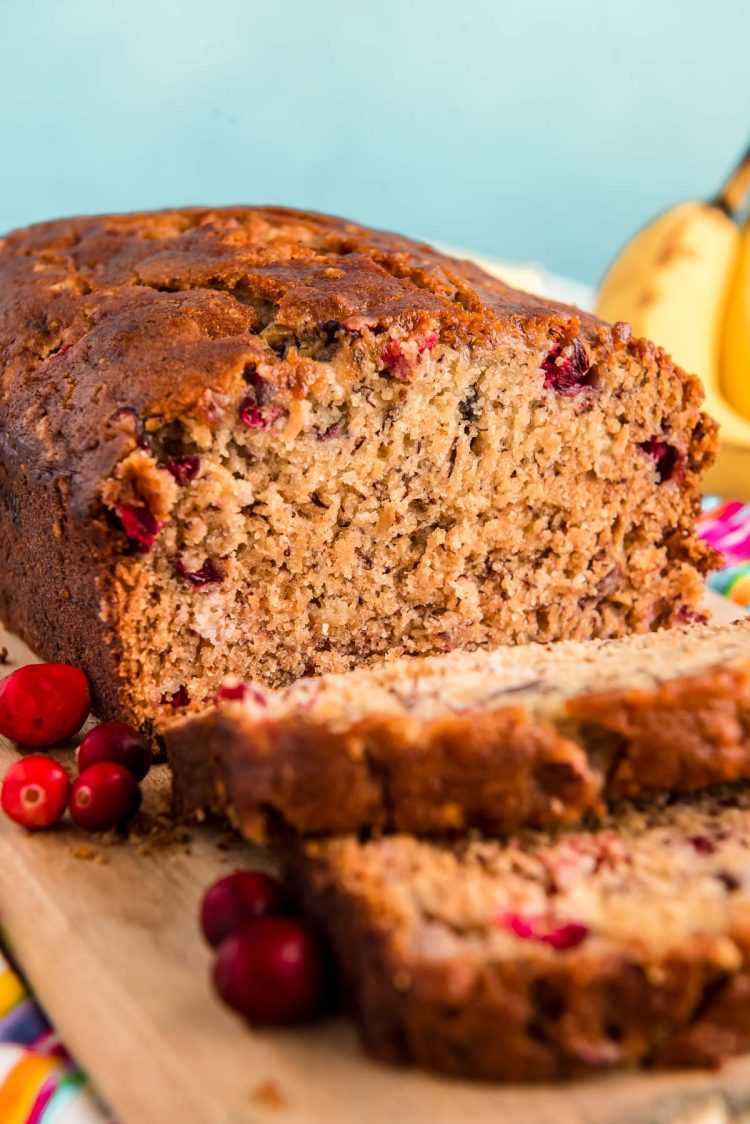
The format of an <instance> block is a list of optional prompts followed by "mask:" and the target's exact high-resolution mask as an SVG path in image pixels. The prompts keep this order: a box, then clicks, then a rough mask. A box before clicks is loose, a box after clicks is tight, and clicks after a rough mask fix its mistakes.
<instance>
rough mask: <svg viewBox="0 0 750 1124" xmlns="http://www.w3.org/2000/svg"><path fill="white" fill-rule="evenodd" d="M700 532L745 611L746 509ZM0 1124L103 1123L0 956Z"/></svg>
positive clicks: (731, 508)
mask: <svg viewBox="0 0 750 1124" xmlns="http://www.w3.org/2000/svg"><path fill="white" fill-rule="evenodd" d="M700 531H701V534H702V536H703V538H704V539H706V541H707V542H709V543H710V544H711V546H713V547H714V549H715V550H718V551H719V552H720V553H721V554H723V555H724V559H725V561H726V564H727V565H726V568H725V569H724V570H721V571H720V572H719V573H718V574H714V575H713V576H712V577H711V578H710V580H709V584H710V585H711V587H712V588H713V589H715V590H716V591H717V592H718V593H721V594H723V595H724V596H726V597H730V598H731V599H732V600H733V601H735V602H736V603H737V604H738V605H742V606H743V607H744V608H745V609H747V610H748V612H750V504H742V503H739V502H737V501H726V500H720V499H718V498H717V497H715V496H709V497H707V498H706V499H705V500H704V501H703V514H702V515H701V519H700ZM0 1124H105V1116H104V1114H103V1112H102V1110H101V1108H100V1107H99V1106H98V1104H97V1102H96V1101H95V1099H94V1097H93V1096H92V1094H91V1092H90V1090H89V1087H88V1084H87V1082H86V1079H85V1077H84V1076H83V1075H82V1073H81V1072H80V1070H79V1069H78V1068H77V1067H76V1065H75V1063H74V1062H73V1060H72V1059H71V1057H70V1055H69V1054H68V1053H67V1051H66V1050H65V1048H64V1046H63V1045H62V1044H61V1043H60V1041H59V1040H58V1038H57V1036H56V1035H55V1032H54V1031H53V1030H52V1028H51V1027H50V1025H49V1023H48V1022H47V1020H46V1019H45V1017H44V1015H43V1014H42V1012H41V1011H40V1009H39V1007H38V1006H37V1005H36V1003H35V1002H34V1001H33V1000H32V999H31V998H30V996H29V993H28V991H27V990H26V988H25V987H24V985H23V983H22V982H21V980H20V979H19V977H18V976H17V975H16V973H15V972H14V971H13V970H12V968H11V967H10V965H9V964H8V963H7V961H6V960H4V959H3V957H2V956H0Z"/></svg>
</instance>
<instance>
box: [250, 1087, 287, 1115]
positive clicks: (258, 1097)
mask: <svg viewBox="0 0 750 1124" xmlns="http://www.w3.org/2000/svg"><path fill="white" fill-rule="evenodd" d="M252 1099H253V1100H254V1101H255V1102H256V1104H261V1105H263V1106H264V1107H265V1108H273V1109H281V1108H286V1106H287V1099H286V1097H285V1096H284V1094H283V1093H282V1091H281V1089H280V1088H279V1086H278V1085H277V1084H276V1082H275V1081H263V1082H261V1084H260V1085H258V1086H257V1087H256V1088H255V1089H253V1092H252Z"/></svg>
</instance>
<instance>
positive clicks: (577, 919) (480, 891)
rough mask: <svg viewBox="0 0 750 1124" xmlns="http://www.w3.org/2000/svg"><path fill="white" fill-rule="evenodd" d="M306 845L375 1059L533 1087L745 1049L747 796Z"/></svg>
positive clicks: (311, 891)
mask: <svg viewBox="0 0 750 1124" xmlns="http://www.w3.org/2000/svg"><path fill="white" fill-rule="evenodd" d="M300 849H301V856H299V855H298V856H297V858H296V861H295V863H294V864H293V871H292V878H293V880H294V881H295V882H296V883H297V886H298V888H299V890H300V892H301V894H302V897H303V900H304V903H305V908H306V910H307V911H308V913H309V914H310V915H311V916H312V917H313V918H314V919H315V920H316V921H317V923H318V924H319V925H321V926H322V928H323V929H324V930H325V931H326V932H327V933H328V935H329V937H330V939H331V940H332V942H333V947H334V950H335V952H336V954H337V956H338V959H339V961H340V963H341V969H342V977H343V982H344V986H345V989H346V993H347V995H348V996H349V997H350V999H351V1000H352V1002H353V1004H354V1006H355V1008H356V1011H357V1013H358V1015H359V1019H360V1021H361V1027H362V1034H363V1038H364V1042H365V1045H366V1047H367V1049H368V1050H369V1051H370V1052H371V1053H373V1054H374V1055H376V1056H377V1057H379V1058H382V1059H385V1060H388V1061H391V1062H414V1063H416V1064H418V1065H420V1066H423V1067H425V1068H427V1069H434V1070H439V1071H441V1072H443V1073H447V1074H453V1075H460V1076H463V1077H475V1078H484V1079H494V1080H497V1079H499V1080H511V1081H516V1080H521V1081H531V1080H548V1079H553V1078H564V1077H571V1076H575V1075H581V1074H585V1073H588V1072H593V1071H602V1070H609V1069H611V1068H613V1067H618V1066H629V1065H634V1064H636V1063H639V1064H644V1065H658V1066H683V1065H700V1066H704V1065H714V1064H717V1063H718V1062H720V1061H722V1060H723V1059H724V1058H727V1057H728V1056H730V1055H732V1054H736V1053H738V1052H740V1051H742V1050H745V1049H747V1048H748V1047H750V799H749V798H748V794H747V792H742V793H738V794H731V793H729V794H727V793H714V794H711V795H705V794H704V795H703V796H700V797H693V798H691V799H689V800H687V799H686V801H685V802H684V803H672V804H669V805H667V806H663V807H661V808H651V809H650V810H645V811H644V810H635V809H633V808H630V809H628V810H623V811H620V812H619V813H618V814H617V815H615V816H613V817H612V818H611V820H610V821H609V822H607V823H606V824H605V825H603V826H602V827H601V828H600V829H599V830H597V831H593V832H591V833H579V832H575V831H567V832H564V833H562V834H560V835H558V836H557V837H556V838H551V837H549V836H545V835H541V834H534V835H528V836H519V837H518V838H512V839H510V840H509V841H508V842H507V843H505V844H503V843H499V842H492V841H485V840H480V839H474V840H464V841H462V842H460V843H456V844H452V845H449V844H445V845H441V844H438V843H429V842H427V841H424V840H418V839H415V838H413V837H411V836H406V835H392V836H383V837H382V838H380V839H377V840H370V841H369V842H359V841H357V839H355V838H353V837H351V836H346V837H343V838H339V839H334V840H327V841H322V840H321V841H317V840H308V841H307V842H302V843H301V844H300Z"/></svg>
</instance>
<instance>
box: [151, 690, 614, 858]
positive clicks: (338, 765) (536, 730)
mask: <svg viewBox="0 0 750 1124" xmlns="http://www.w3.org/2000/svg"><path fill="white" fill-rule="evenodd" d="M166 741H167V747H168V752H169V759H170V762H171V764H172V770H173V774H174V778H175V783H174V788H175V796H176V800H177V806H178V808H179V810H180V811H181V812H182V813H183V814H186V813H190V812H195V811H196V809H201V810H203V811H210V812H213V813H221V812H224V811H226V808H227V804H228V805H229V807H230V808H231V816H232V818H233V820H234V821H235V822H236V823H237V825H238V827H239V828H240V829H241V830H242V831H244V832H245V833H246V834H247V835H248V836H250V837H253V838H257V837H259V836H260V837H263V836H265V813H268V812H270V813H273V814H274V816H275V817H280V819H281V820H282V821H283V822H284V823H285V824H286V825H287V826H289V827H291V828H292V829H293V830H295V831H299V832H302V833H303V834H313V835H316V834H317V835H319V834H323V833H328V832H331V833H338V832H349V831H358V830H360V829H362V828H371V829H376V830H388V831H393V830H396V831H415V832H419V833H422V834H431V833H435V832H437V833H440V832H446V831H448V832H453V831H459V830H462V829H465V828H467V827H480V828H485V829H486V830H488V831H507V830H511V829H513V828H515V827H518V826H519V825H520V824H534V825H536V826H540V827H541V826H546V825H550V824H553V823H565V822H568V821H570V820H573V819H576V818H578V817H579V816H581V815H582V814H583V813H584V812H585V811H589V810H595V809H597V808H598V806H599V804H598V784H597V779H596V777H595V775H594V773H593V771H592V769H591V767H590V765H589V763H588V762H587V760H586V756H585V753H584V751H583V750H582V749H581V748H580V746H578V745H576V744H575V742H573V741H571V740H570V739H568V738H566V737H564V736H562V735H561V734H560V733H559V732H558V731H557V730H555V729H554V727H553V726H551V725H546V724H540V723H536V724H535V723H533V722H531V721H530V720H529V717H528V715H527V714H526V713H525V711H524V710H523V709H522V708H520V707H519V708H517V709H507V710H503V711H495V712H490V713H487V714H472V715H465V716H462V715H445V716H443V717H441V718H438V719H435V720H434V721H431V722H421V721H419V720H409V719H406V720H404V719H399V718H387V717H384V718H382V719H372V720H369V721H365V722H361V723H357V724H356V725H355V726H353V727H351V728H350V729H348V730H346V731H344V732H337V731H335V730H331V729H330V728H329V729H326V728H325V727H324V726H321V725H316V724H311V723H306V722H303V721H292V722H273V721H269V722H261V723H252V724H248V725H247V726H244V725H243V722H242V721H241V719H240V720H237V721H235V720H234V719H233V718H232V716H231V715H229V714H226V713H224V712H223V711H222V710H221V709H217V710H215V711H212V712H209V713H208V714H206V715H203V716H201V717H199V718H197V719H193V720H192V722H184V723H180V722H178V723H176V724H175V725H173V726H172V727H170V728H168V730H167V732H166Z"/></svg>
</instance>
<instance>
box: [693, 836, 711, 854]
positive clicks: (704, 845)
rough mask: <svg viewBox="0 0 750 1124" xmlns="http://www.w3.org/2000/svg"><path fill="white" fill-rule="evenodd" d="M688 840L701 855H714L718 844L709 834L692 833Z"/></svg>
mask: <svg viewBox="0 0 750 1124" xmlns="http://www.w3.org/2000/svg"><path fill="white" fill-rule="evenodd" d="M688 842H690V843H691V844H692V845H693V848H694V849H695V850H696V851H697V852H698V854H699V855H712V854H713V853H714V851H715V850H716V844H715V843H714V841H713V839H709V838H708V836H707V835H690V836H689V837H688Z"/></svg>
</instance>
